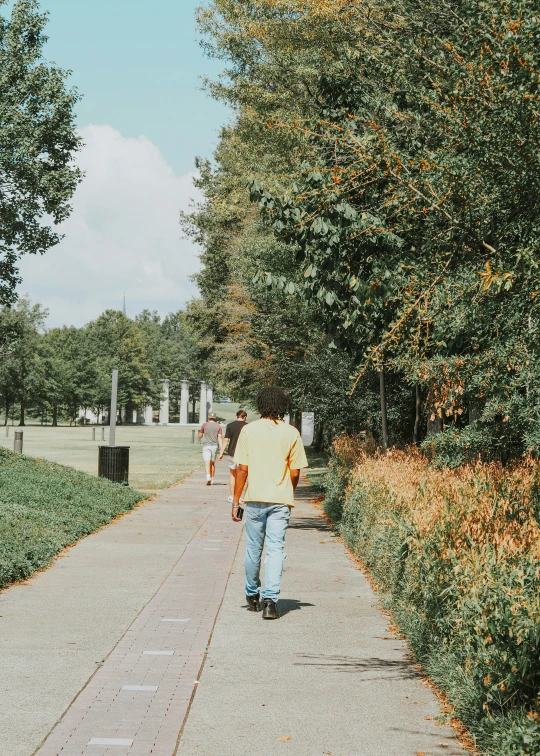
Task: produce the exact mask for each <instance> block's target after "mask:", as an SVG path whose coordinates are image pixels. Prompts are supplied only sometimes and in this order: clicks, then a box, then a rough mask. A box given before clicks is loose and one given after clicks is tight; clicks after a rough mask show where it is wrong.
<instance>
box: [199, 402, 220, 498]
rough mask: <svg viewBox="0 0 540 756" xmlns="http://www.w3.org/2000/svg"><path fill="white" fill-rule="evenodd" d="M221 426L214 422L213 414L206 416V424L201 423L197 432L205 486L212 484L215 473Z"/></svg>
mask: <svg viewBox="0 0 540 756" xmlns="http://www.w3.org/2000/svg"><path fill="white" fill-rule="evenodd" d="M221 435H222V434H221V425H219V423H217V422H216V416H215V414H214V413H213V412H210V413H209V414H208V422H207V423H203V424H202V426H201V429H200V431H199V438H200V439H202V455H203V459H204V468H205V470H206V485H207V486H212V485H213V484H214V475H215V472H216V456H217V451H218V446H220V442H221Z"/></svg>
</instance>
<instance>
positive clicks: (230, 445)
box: [219, 409, 247, 504]
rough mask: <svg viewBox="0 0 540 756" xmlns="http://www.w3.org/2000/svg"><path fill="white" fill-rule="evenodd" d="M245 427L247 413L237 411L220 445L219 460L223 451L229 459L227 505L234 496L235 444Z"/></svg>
mask: <svg viewBox="0 0 540 756" xmlns="http://www.w3.org/2000/svg"><path fill="white" fill-rule="evenodd" d="M246 425H247V412H246V411H245V410H242V409H241V410H238V412H237V413H236V420H234V421H233V422H232V423H229V424H228V425H227V427H226V428H225V439H224V441H223V444H222V449H221V454H220V455H219V458H220V459H223V456H224V454H225V451H227V454H228V457H229V488H230V490H231V495H230V496H229V504H232V500H233V496H234V484H235V482H236V470H237V467H238V465H237V464H236V462H235V461H234V453H235V451H236V444H237V443H238V437H239V435H240V433H241V432H242V429H243V428H244V426H246Z"/></svg>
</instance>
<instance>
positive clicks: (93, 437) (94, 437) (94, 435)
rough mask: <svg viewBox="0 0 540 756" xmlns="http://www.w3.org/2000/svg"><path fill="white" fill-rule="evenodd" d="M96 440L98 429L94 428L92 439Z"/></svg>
mask: <svg viewBox="0 0 540 756" xmlns="http://www.w3.org/2000/svg"><path fill="white" fill-rule="evenodd" d="M95 440H96V429H95V428H92V441H95Z"/></svg>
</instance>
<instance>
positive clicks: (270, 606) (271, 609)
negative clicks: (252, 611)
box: [262, 599, 279, 619]
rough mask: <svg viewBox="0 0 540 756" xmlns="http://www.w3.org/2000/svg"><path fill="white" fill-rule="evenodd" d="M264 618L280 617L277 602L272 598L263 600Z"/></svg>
mask: <svg viewBox="0 0 540 756" xmlns="http://www.w3.org/2000/svg"><path fill="white" fill-rule="evenodd" d="M262 610H263V615H262V618H263V619H279V612H278V610H277V603H276V602H275V601H272V599H263V600H262Z"/></svg>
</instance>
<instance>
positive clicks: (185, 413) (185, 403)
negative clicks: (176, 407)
mask: <svg viewBox="0 0 540 756" xmlns="http://www.w3.org/2000/svg"><path fill="white" fill-rule="evenodd" d="M188 422H189V383H188V381H182V391H181V393H180V425H187V424H188Z"/></svg>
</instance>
